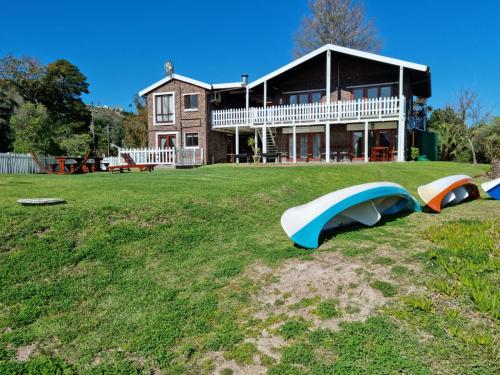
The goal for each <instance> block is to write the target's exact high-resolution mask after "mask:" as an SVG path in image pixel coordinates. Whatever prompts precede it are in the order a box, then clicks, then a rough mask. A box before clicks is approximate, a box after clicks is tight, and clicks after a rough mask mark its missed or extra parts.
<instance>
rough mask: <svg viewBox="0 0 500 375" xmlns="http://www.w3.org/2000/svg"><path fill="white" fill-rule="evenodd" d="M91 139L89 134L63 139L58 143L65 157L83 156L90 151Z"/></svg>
mask: <svg viewBox="0 0 500 375" xmlns="http://www.w3.org/2000/svg"><path fill="white" fill-rule="evenodd" d="M91 141H92V137H91V136H90V134H87V133H83V134H74V135H72V136H71V137H69V138H65V139H63V140H62V141H61V142H60V146H61V148H62V149H63V150H64V151H65V152H66V155H72V156H84V155H86V154H87V153H88V152H89V150H90V143H91Z"/></svg>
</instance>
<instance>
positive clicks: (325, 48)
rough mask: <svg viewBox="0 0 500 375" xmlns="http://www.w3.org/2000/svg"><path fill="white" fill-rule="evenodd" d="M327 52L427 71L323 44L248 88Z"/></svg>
mask: <svg viewBox="0 0 500 375" xmlns="http://www.w3.org/2000/svg"><path fill="white" fill-rule="evenodd" d="M328 50H330V51H334V52H339V53H344V54H346V55H351V56H357V57H361V58H363V59H368V60H373V61H379V62H382V63H386V64H391V65H397V66H403V67H405V68H408V69H413V70H419V71H422V72H425V71H427V69H428V67H427V66H426V65H421V64H416V63H412V62H409V61H404V60H398V59H394V58H392V57H386V56H381V55H377V54H375V53H369V52H363V51H358V50H356V49H352V48H346V47H340V46H336V45H334V44H325V45H324V46H323V47H320V48H318V49H316V50H314V51H312V52H309V53H308V54H307V55H304V56H302V57H300V58H298V59H297V60H294V61H292V62H291V63H289V64H286V65H285V66H282V67H281V68H279V69H276V70H275V71H273V72H271V73H269V74H267V75H265V76H263V77H261V78H259V79H257V80H255V81H253V82H252V83H250V84H249V85H248V87H249V88H253V87H255V86H258V85H260V84H261V83H263V82H264V81H267V80H269V79H271V78H273V77H276V76H277V75H280V74H281V73H284V72H286V71H287V70H289V69H292V68H294V67H296V66H297V65H300V64H302V63H303V62H305V61H307V60H309V59H312V58H313V57H315V56H317V55H319V54H322V53H323V52H326V51H328Z"/></svg>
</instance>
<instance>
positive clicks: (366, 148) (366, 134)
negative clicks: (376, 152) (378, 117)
mask: <svg viewBox="0 0 500 375" xmlns="http://www.w3.org/2000/svg"><path fill="white" fill-rule="evenodd" d="M363 138H364V139H363V140H364V141H365V163H368V121H365V136H364V137H363Z"/></svg>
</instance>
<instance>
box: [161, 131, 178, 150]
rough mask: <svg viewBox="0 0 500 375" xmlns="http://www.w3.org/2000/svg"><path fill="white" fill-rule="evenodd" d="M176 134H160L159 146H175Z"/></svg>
mask: <svg viewBox="0 0 500 375" xmlns="http://www.w3.org/2000/svg"><path fill="white" fill-rule="evenodd" d="M176 141H177V139H176V135H175V134H160V135H158V148H175V147H176V145H177V142H176Z"/></svg>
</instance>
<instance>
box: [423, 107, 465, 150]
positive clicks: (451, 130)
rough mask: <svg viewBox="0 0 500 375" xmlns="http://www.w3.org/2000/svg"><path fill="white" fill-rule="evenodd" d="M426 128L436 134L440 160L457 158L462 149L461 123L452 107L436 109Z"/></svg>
mask: <svg viewBox="0 0 500 375" xmlns="http://www.w3.org/2000/svg"><path fill="white" fill-rule="evenodd" d="M428 129H429V130H430V131H433V132H435V133H437V134H438V147H439V159H440V160H457V159H458V158H459V155H460V153H461V151H462V150H463V139H462V124H461V121H460V118H459V116H458V115H457V114H456V113H455V110H454V109H453V108H452V107H449V106H448V107H445V108H443V109H436V110H435V111H434V112H432V115H431V118H430V119H429V123H428Z"/></svg>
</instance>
